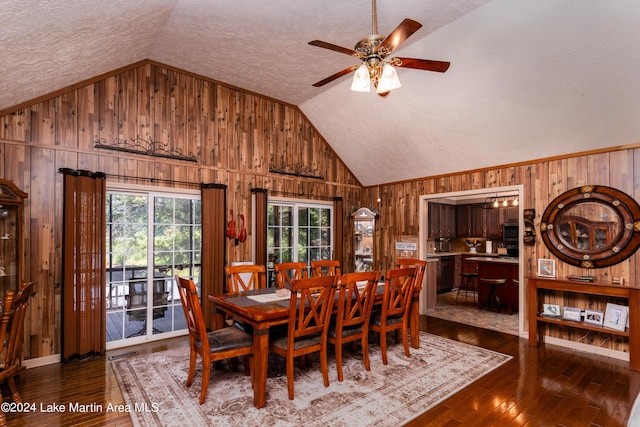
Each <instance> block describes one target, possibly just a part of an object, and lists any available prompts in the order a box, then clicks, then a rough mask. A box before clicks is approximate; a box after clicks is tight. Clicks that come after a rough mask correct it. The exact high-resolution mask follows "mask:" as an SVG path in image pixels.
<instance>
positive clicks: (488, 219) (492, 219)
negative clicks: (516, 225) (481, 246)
mask: <svg viewBox="0 0 640 427" xmlns="http://www.w3.org/2000/svg"><path fill="white" fill-rule="evenodd" d="M501 210H502V209H500V208H493V209H491V208H490V209H485V210H484V234H483V237H486V238H487V239H502V223H501V222H500V221H501V218H500V211H501Z"/></svg>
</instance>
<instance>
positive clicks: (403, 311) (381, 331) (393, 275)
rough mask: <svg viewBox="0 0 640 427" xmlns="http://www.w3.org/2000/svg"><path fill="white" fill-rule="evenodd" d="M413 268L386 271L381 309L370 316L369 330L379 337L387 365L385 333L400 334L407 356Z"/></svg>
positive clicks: (383, 358) (383, 360)
mask: <svg viewBox="0 0 640 427" xmlns="http://www.w3.org/2000/svg"><path fill="white" fill-rule="evenodd" d="M414 278H415V268H413V267H411V268H396V269H391V270H387V273H386V275H385V283H384V295H383V297H382V309H381V310H380V312H379V313H376V314H375V315H372V318H371V320H370V321H369V329H370V330H372V331H374V332H376V333H377V334H378V335H379V336H380V351H381V352H382V363H383V364H385V365H386V364H387V332H391V331H395V332H396V342H397V341H398V332H399V331H401V332H402V343H403V345H404V353H405V354H406V355H407V356H409V339H408V329H409V303H410V302H411V295H412V293H413V282H414Z"/></svg>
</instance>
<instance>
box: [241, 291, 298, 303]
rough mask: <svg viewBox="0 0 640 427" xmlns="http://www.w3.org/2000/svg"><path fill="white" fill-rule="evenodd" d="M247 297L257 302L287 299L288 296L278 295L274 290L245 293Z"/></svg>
mask: <svg viewBox="0 0 640 427" xmlns="http://www.w3.org/2000/svg"><path fill="white" fill-rule="evenodd" d="M247 298H249V299H252V300H254V301H257V302H273V301H282V300H285V299H289V298H290V296H289V295H287V296H284V297H280V296H278V295H276V293H275V292H274V293H272V294H259V295H247Z"/></svg>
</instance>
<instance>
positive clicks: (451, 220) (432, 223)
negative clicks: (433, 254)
mask: <svg viewBox="0 0 640 427" xmlns="http://www.w3.org/2000/svg"><path fill="white" fill-rule="evenodd" d="M428 216H429V219H428V224H429V237H431V238H435V239H439V238H442V237H445V238H446V237H448V238H455V237H456V207H455V205H448V204H444V203H435V202H429V212H428Z"/></svg>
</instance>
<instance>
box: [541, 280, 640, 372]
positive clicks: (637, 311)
mask: <svg viewBox="0 0 640 427" xmlns="http://www.w3.org/2000/svg"><path fill="white" fill-rule="evenodd" d="M528 279H529V295H528V308H529V345H530V346H533V347H537V346H538V344H539V343H541V342H544V335H545V334H544V332H545V325H546V324H556V325H561V326H567V327H573V328H580V329H585V330H591V331H595V332H602V333H606V334H612V335H619V336H624V337H628V338H629V368H631V369H633V370H635V371H640V289H637V288H635V287H629V286H620V285H613V284H611V283H599V282H588V283H584V282H576V281H571V280H568V279H547V278H541V277H529V278H528ZM541 289H542V290H551V291H562V292H573V293H578V294H586V295H596V296H597V295H599V296H603V297H616V298H626V299H627V300H628V301H629V329H628V330H625V331H617V330H614V329H609V328H605V327H601V326H596V325H590V324H587V323H584V322H572V321H569V320H563V319H562V318H561V317H560V318H556V317H545V316H541V315H540V313H541V312H542V302H541V301H540V300H539V293H540V292H539V291H540V290H541Z"/></svg>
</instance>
